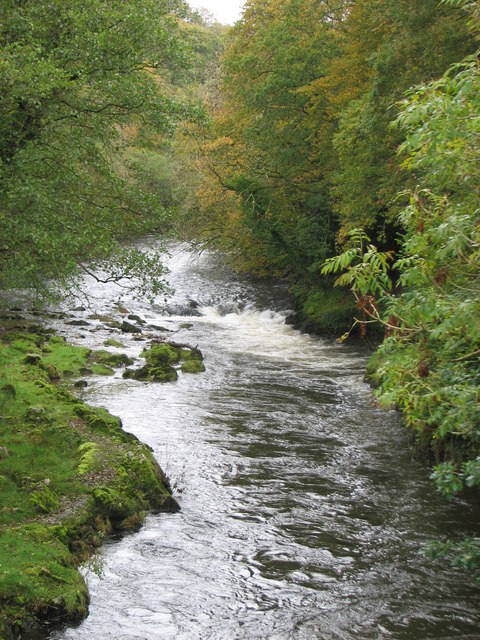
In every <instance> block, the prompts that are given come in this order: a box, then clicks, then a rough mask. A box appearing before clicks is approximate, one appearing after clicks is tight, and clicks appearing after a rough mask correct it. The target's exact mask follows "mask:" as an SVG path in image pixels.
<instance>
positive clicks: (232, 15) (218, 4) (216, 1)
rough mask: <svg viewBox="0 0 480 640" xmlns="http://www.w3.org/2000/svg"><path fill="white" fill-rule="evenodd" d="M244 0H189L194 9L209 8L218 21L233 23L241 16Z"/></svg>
mask: <svg viewBox="0 0 480 640" xmlns="http://www.w3.org/2000/svg"><path fill="white" fill-rule="evenodd" d="M243 3H244V0H188V4H189V5H190V6H191V7H192V8H194V9H202V8H203V9H207V11H209V12H210V13H213V15H214V16H215V18H216V19H217V20H218V22H221V23H223V24H233V23H234V22H235V21H236V20H238V19H239V18H240V13H241V9H242V6H243Z"/></svg>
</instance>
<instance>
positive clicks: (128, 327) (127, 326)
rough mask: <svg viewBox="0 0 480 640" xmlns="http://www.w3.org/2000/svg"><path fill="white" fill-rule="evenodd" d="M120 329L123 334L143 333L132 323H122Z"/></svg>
mask: <svg viewBox="0 0 480 640" xmlns="http://www.w3.org/2000/svg"><path fill="white" fill-rule="evenodd" d="M120 329H121V330H122V331H123V333H142V330H141V329H140V327H137V326H135V325H134V324H132V323H131V322H127V321H126V320H124V321H123V322H122V325H121V327H120Z"/></svg>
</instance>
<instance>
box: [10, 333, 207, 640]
mask: <svg viewBox="0 0 480 640" xmlns="http://www.w3.org/2000/svg"><path fill="white" fill-rule="evenodd" d="M183 347H184V345H183V346H182V349H183V350H182V351H180V350H179V349H180V347H171V348H170V347H169V348H168V353H169V354H170V359H171V360H172V359H173V356H172V354H173V353H177V352H178V360H180V359H182V360H185V361H188V360H189V359H191V358H193V359H194V360H195V362H197V361H198V360H199V358H200V357H201V354H199V352H198V353H197V352H196V351H195V352H192V353H190V352H189V350H188V348H187V349H184V348H183ZM157 351H158V347H157ZM157 360H158V359H157ZM150 362H152V360H151V358H150ZM130 364H131V360H130V359H129V358H128V357H127V356H126V355H125V354H121V353H118V352H115V353H113V352H109V351H100V352H91V351H90V350H89V349H86V348H82V347H76V346H72V345H69V344H68V343H67V342H66V341H65V339H64V338H63V337H61V336H58V335H55V334H54V333H52V332H49V331H47V330H44V329H42V328H40V327H38V326H35V325H30V326H28V325H24V326H22V327H21V329H20V328H19V326H18V323H16V322H15V321H7V322H3V324H2V325H1V326H0V421H1V431H0V487H1V492H0V542H1V544H0V637H1V638H4V639H5V640H10V639H13V638H18V637H27V636H29V635H30V636H33V634H34V633H38V632H41V630H42V628H44V627H45V625H46V624H48V623H51V622H52V621H66V620H68V621H74V620H79V619H82V618H83V617H85V616H86V615H87V612H88V602H89V596H88V590H87V587H86V585H85V583H84V580H83V578H82V576H81V574H80V573H79V571H78V566H79V564H80V563H82V562H85V561H86V560H87V559H88V558H90V557H92V555H93V554H94V553H95V550H96V549H97V548H98V547H100V546H101V544H102V542H103V541H104V540H105V538H106V537H107V536H108V535H110V534H112V533H113V532H120V531H127V530H132V529H136V528H138V527H139V526H140V525H141V523H142V521H143V518H144V517H145V515H146V513H147V512H148V511H151V510H155V511H169V512H174V511H177V510H178V509H179V505H178V503H177V502H176V501H175V499H174V498H173V497H172V495H171V490H170V487H169V483H168V480H167V478H166V477H165V475H164V473H163V472H162V470H161V469H160V467H159V466H158V464H157V462H156V461H155V459H154V457H153V455H152V453H151V451H150V449H149V448H148V447H147V446H146V445H144V444H142V443H141V442H140V441H139V440H138V439H137V438H136V437H135V436H134V435H132V434H129V433H127V432H125V431H124V430H123V428H122V424H121V421H120V420H119V418H116V417H115V416H112V415H110V414H109V413H108V412H107V411H105V410H104V409H99V408H92V407H90V406H88V405H87V404H85V403H84V402H83V401H81V400H80V399H79V398H78V397H77V395H75V394H76V390H75V387H79V388H82V387H83V386H85V385H86V384H88V382H87V381H88V376H89V375H92V374H97V375H98V374H102V373H103V374H108V373H109V372H110V371H111V370H112V368H115V367H120V366H122V367H125V366H127V365H130ZM147 364H148V361H147ZM156 364H157V368H158V361H157V363H156ZM170 364H172V363H171V362H170ZM179 366H180V365H179Z"/></svg>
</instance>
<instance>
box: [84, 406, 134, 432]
mask: <svg viewBox="0 0 480 640" xmlns="http://www.w3.org/2000/svg"><path fill="white" fill-rule="evenodd" d="M74 412H75V414H76V415H77V416H79V417H80V418H82V419H83V420H84V421H85V422H86V424H87V425H88V426H89V427H90V428H91V429H98V430H99V431H105V432H108V433H109V434H111V435H118V436H119V437H120V439H122V440H125V439H128V437H127V434H126V433H125V432H124V431H123V429H122V421H121V420H120V418H118V417H117V416H112V414H111V413H109V412H108V411H107V410H106V409H103V408H102V407H89V406H88V405H86V404H84V403H83V402H78V401H77V403H76V405H75V408H74Z"/></svg>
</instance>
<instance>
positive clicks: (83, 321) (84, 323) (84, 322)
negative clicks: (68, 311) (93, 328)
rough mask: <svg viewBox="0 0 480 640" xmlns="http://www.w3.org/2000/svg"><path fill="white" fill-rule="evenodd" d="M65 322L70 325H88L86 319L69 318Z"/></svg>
mask: <svg viewBox="0 0 480 640" xmlns="http://www.w3.org/2000/svg"><path fill="white" fill-rule="evenodd" d="M65 324H68V325H71V326H72V327H89V326H90V323H89V322H87V321H86V320H69V321H68V322H66V323H65Z"/></svg>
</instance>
